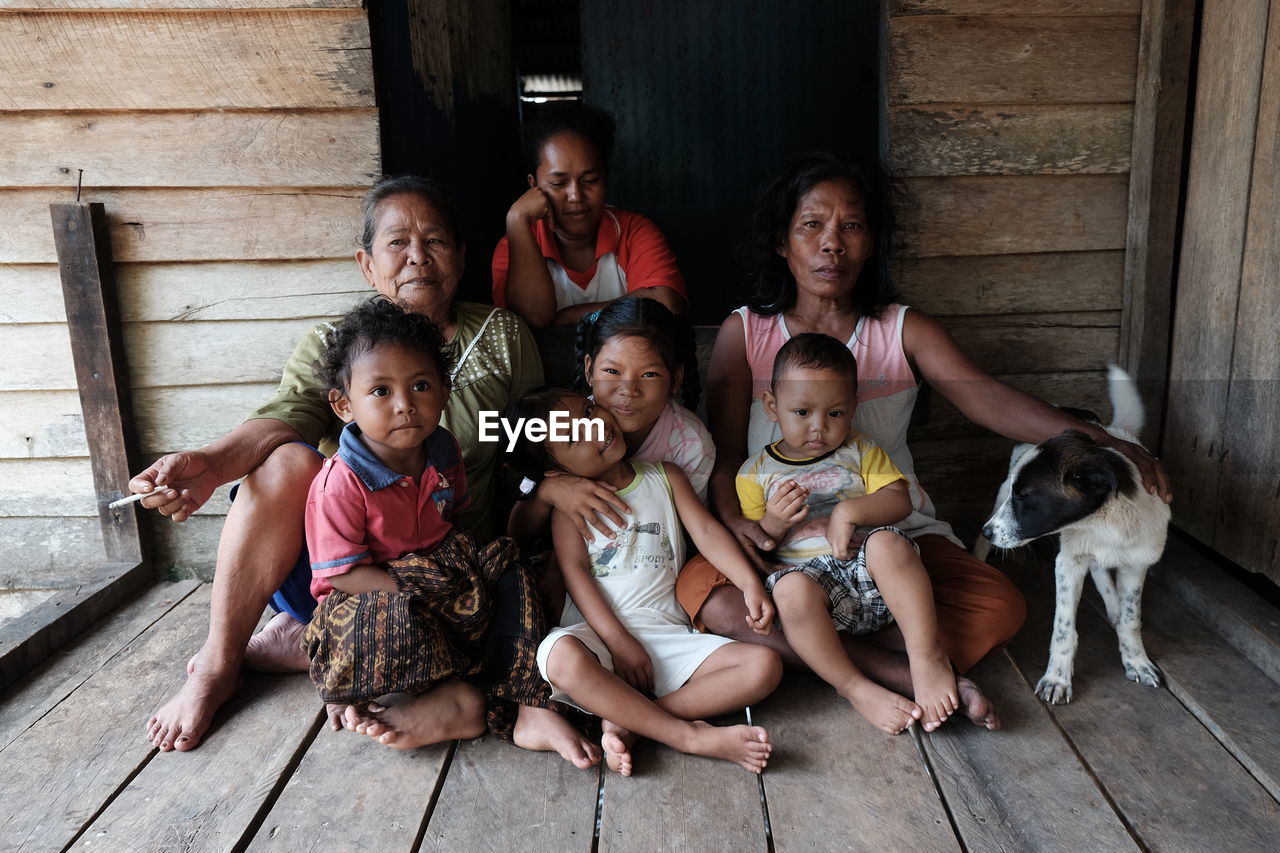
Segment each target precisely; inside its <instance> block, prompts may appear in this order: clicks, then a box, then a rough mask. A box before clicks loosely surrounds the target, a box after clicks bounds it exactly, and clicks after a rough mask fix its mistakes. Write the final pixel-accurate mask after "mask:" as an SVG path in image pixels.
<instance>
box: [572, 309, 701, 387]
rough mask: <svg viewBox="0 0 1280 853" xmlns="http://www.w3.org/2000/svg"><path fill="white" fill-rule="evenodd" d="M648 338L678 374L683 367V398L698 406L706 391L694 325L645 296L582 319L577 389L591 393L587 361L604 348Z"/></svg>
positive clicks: (576, 339) (577, 347) (577, 346)
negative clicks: (629, 339)
mask: <svg viewBox="0 0 1280 853" xmlns="http://www.w3.org/2000/svg"><path fill="white" fill-rule="evenodd" d="M619 336H621V337H624V338H625V337H638V338H644V339H645V340H646V341H648V342H649V343H650V344H652V345H653V348H654V349H655V350H657V351H658V355H659V357H661V359H662V363H663V364H665V365H666V366H667V370H670V371H671V373H672V374H673V375H674V374H675V372H676V370H677V369H679V368H681V367H683V368H684V377H683V379H682V386H681V392H682V393H681V398H682V401H683V402H684V406H685V408H686V409H696V408H698V394H699V392H700V391H701V390H702V389H701V383H700V381H699V379H698V347H697V343H696V342H695V341H694V337H693V326H691V325H689V321H688V319H686V318H685V317H684V316H682V315H679V314H675V313H672V311H671V309H670V308H668V307H667V306H665V305H663V304H662V303H661V302H659V301H658V300H656V299H646V298H645V297H643V296H625V297H623V298H622V299H615V300H614V301H613V302H610V303H609V304H608V305H606V306H605V307H603V308H601V309H600V310H599V311H595V312H592V313H590V314H587V315H585V316H583V318H582V319H581V320H580V321H579V322H578V330H577V334H576V335H575V337H574V356H575V358H576V361H575V362H574V368H573V388H574V390H575V391H577V392H578V393H580V394H590V393H591V386H590V385H588V384H587V376H586V365H585V363H584V362H585V360H586V357H587V356H590V357H591V360H592V361H595V359H596V356H597V355H599V354H600V348H601V347H603V346H604V345H605V343H606V342H607V341H608V340H609V339H611V338H615V337H619Z"/></svg>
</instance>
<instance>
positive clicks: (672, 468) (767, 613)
mask: <svg viewBox="0 0 1280 853" xmlns="http://www.w3.org/2000/svg"><path fill="white" fill-rule="evenodd" d="M662 469H663V470H664V471H665V472H666V474H667V481H668V482H669V483H671V495H672V497H673V498H674V499H675V503H676V514H677V515H679V516H680V523H681V524H683V525H684V528H685V530H687V531H689V536H690V537H692V539H693V541H694V544H696V545H697V546H698V550H699V551H700V552H702V556H704V557H706V558H707V559H708V560H710V561H711V564H712V565H713V566H715V567H716V568H717V569H719V570H720V572H721V573H722V574H723V575H724V576H725V577H727V578H728V579H729V580H730V581H732V582H733V585H734V586H736V587H737V588H738V589H740V590H742V595H743V598H744V599H746V602H747V624H748V625H750V626H751V630H753V631H755V632H756V633H757V634H768V633H769V631H770V630H772V628H773V603H772V602H771V601H770V600H769V596H768V594H767V593H766V592H765V591H764V584H762V583H761V582H760V576H759V575H758V574H756V572H755V571H754V569H753V568H752V566H751V564H750V563H749V562H747V558H746V557H745V556H744V555H743V553H742V549H741V548H739V547H738V543H737V542H736V541H734V538H733V536H732V535H731V534H730V533H729V531H728V530H726V529H725V528H724V526H723V525H721V524H720V523H719V522H718V521H716V520H715V518H713V517H712V515H711V513H710V512H708V511H707V508H706V507H704V506H703V505H702V501H700V500H698V494H697V492H695V491H694V490H693V486H692V484H690V483H689V478H688V477H686V476H685V474H684V472H683V471H681V470H680V467H679V466H678V465H675V464H673V463H671V462H663V463H662Z"/></svg>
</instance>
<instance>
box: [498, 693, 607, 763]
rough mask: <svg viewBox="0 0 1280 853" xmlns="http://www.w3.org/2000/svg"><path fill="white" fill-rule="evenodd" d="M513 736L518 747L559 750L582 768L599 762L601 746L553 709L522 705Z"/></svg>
mask: <svg viewBox="0 0 1280 853" xmlns="http://www.w3.org/2000/svg"><path fill="white" fill-rule="evenodd" d="M511 738H512V740H514V741H515V743H516V746H519V747H523V748H524V749H533V750H538V751H541V752H558V753H560V757H561V758H563V759H564V760H565V761H568V762H569V763H570V764H572V765H573V766H574V767H577V768H578V769H579V770H586V769H587V768H588V767H594V766H595V765H597V764H599V763H600V747H598V746H596V744H595V743H593V742H592V741H590V740H588V739H587V737H586V736H585V735H583V734H582V732H580V731H578V730H577V729H575V728H574V727H573V726H571V725H570V724H569V721H568V720H566V719H565V718H564V717H563V716H561V715H560V714H557V713H556V712H555V711H552V710H551V709H550V708H535V707H533V706H532V705H521V706H520V710H519V712H518V714H517V715H516V725H515V728H514V729H513V730H512V732H511Z"/></svg>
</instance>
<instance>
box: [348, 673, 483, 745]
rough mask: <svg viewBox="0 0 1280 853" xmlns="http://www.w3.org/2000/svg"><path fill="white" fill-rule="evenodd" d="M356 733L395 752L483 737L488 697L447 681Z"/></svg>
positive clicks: (362, 725) (394, 707) (383, 713)
mask: <svg viewBox="0 0 1280 853" xmlns="http://www.w3.org/2000/svg"><path fill="white" fill-rule="evenodd" d="M370 716H372V717H373V722H372V723H363V722H357V723H356V728H355V730H356V731H357V732H360V733H361V734H365V735H368V736H369V737H371V738H373V739H374V740H376V741H377V742H378V743H381V744H384V745H386V746H389V747H391V748H392V749H417V748H418V747H420V746H426V745H427V744H431V743H440V742H441V741H445V740H456V739H458V738H462V739H469V738H474V737H480V735H482V734H484V732H485V722H484V696H483V695H482V694H481V693H480V691H479V690H477V689H476V688H474V687H472V686H471V685H469V684H465V683H464V682H461V681H457V680H454V681H446V682H445V683H444V684H441V685H440V686H438V687H434V688H432V689H431V690H429V691H428V692H426V693H423V694H422V695H421V696H411V697H409V698H408V699H406V700H404V701H403V702H400V703H397V704H395V705H392V706H391V707H389V708H386V709H384V710H382V711H379V712H377V713H376V714H375V713H372V712H370Z"/></svg>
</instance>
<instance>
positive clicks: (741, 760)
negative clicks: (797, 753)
mask: <svg viewBox="0 0 1280 853" xmlns="http://www.w3.org/2000/svg"><path fill="white" fill-rule="evenodd" d="M693 725H694V727H695V728H696V729H697V730H698V738H697V741H696V742H695V743H694V745H693V748H692V749H690V752H692V753H694V754H695V755H705V756H707V757H709V758H722V759H724V760H725V761H732V762H733V763H734V764H737V765H739V766H741V767H744V768H746V769H747V770H750V771H751V772H752V773H761V772H763V771H764V768H765V765H767V764H768V763H769V756H770V755H771V754H772V753H773V744H771V743H769V733H768V732H767V731H765V730H764V727H762V726H713V725H711V724H710V723H704V722H703V721H702V720H694V721H693Z"/></svg>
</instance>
